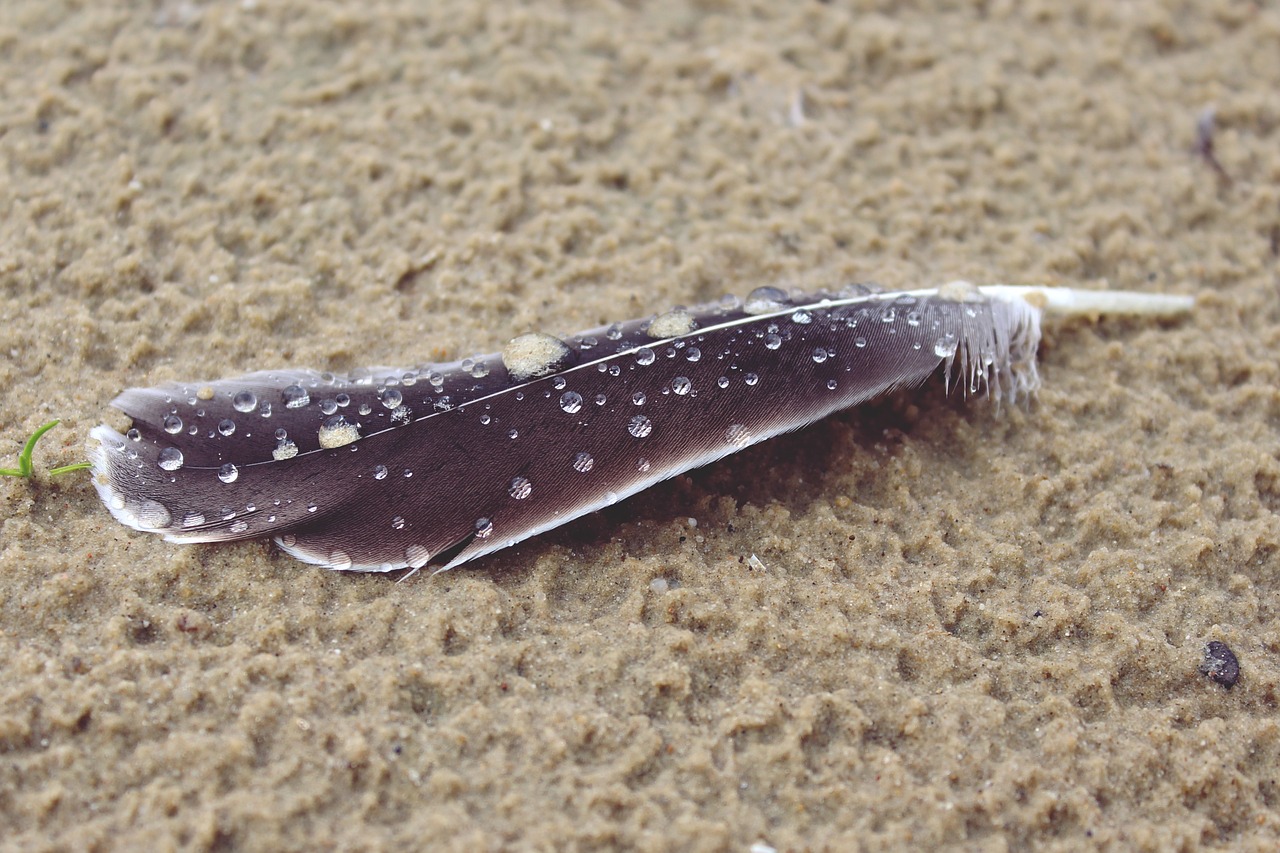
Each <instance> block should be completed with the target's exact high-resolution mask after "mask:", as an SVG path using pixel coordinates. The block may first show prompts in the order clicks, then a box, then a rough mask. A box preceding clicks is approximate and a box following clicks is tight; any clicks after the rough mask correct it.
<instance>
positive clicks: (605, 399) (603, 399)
mask: <svg viewBox="0 0 1280 853" xmlns="http://www.w3.org/2000/svg"><path fill="white" fill-rule="evenodd" d="M608 401H609V398H608V397H606V396H605V395H603V394H597V395H596V405H597V406H603V405H604V404H605V403H607V402H608Z"/></svg>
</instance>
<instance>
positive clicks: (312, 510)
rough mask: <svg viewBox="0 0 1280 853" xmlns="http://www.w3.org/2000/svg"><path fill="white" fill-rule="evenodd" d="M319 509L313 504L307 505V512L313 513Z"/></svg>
mask: <svg viewBox="0 0 1280 853" xmlns="http://www.w3.org/2000/svg"><path fill="white" fill-rule="evenodd" d="M319 508H320V507H318V506H316V505H315V504H307V512H315V511H316V510H318V509H319Z"/></svg>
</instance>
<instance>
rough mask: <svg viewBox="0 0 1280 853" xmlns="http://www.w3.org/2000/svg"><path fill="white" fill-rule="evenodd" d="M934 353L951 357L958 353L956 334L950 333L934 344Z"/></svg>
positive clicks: (940, 356)
mask: <svg viewBox="0 0 1280 853" xmlns="http://www.w3.org/2000/svg"><path fill="white" fill-rule="evenodd" d="M933 354H934V355H936V356H937V357H938V358H951V357H953V356H954V355H955V354H956V336H955V335H951V334H948V335H946V336H944V337H941V338H938V340H936V341H934V344H933Z"/></svg>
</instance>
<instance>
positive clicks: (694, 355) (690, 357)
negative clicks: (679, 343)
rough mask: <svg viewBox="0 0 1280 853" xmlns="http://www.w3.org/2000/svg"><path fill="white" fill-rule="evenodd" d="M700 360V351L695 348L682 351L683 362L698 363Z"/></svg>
mask: <svg viewBox="0 0 1280 853" xmlns="http://www.w3.org/2000/svg"><path fill="white" fill-rule="evenodd" d="M701 358H702V350H700V349H698V348H697V347H689V348H688V349H687V350H685V351H684V360H685V361H698V360H699V359H701Z"/></svg>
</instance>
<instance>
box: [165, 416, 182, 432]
mask: <svg viewBox="0 0 1280 853" xmlns="http://www.w3.org/2000/svg"><path fill="white" fill-rule="evenodd" d="M164 431H165V432H167V433H169V435H177V434H178V433H180V432H182V418H180V417H178V416H177V415H169V417H167V418H165V419H164Z"/></svg>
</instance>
